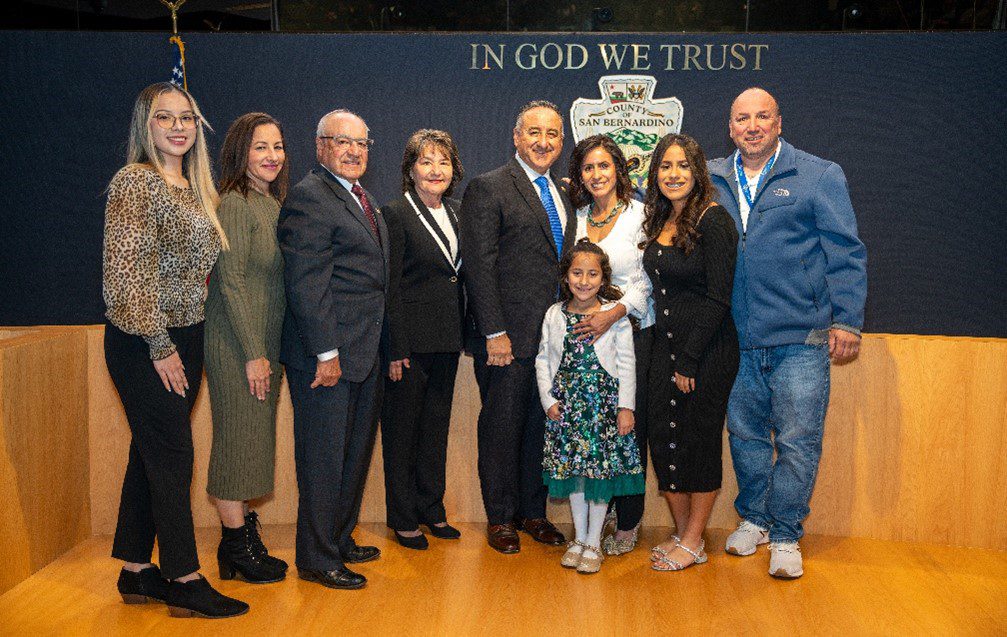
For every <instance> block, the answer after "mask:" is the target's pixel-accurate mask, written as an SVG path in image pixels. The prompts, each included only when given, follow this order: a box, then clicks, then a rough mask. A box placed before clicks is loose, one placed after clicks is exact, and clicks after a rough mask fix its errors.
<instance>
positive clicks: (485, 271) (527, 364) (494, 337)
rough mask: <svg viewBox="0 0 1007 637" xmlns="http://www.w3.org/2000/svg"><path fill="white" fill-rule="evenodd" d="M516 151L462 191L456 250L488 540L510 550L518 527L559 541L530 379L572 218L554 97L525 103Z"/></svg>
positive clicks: (516, 544)
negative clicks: (557, 168)
mask: <svg viewBox="0 0 1007 637" xmlns="http://www.w3.org/2000/svg"><path fill="white" fill-rule="evenodd" d="M514 147H515V148H516V150H517V152H516V154H515V156H514V158H513V159H511V160H510V161H509V162H507V163H506V164H505V165H503V166H501V167H500V168H497V169H496V170H493V171H490V172H488V173H485V174H483V175H479V176H478V177H476V178H475V179H473V180H472V182H471V183H470V184H469V186H468V188H466V190H465V196H464V199H463V201H462V212H461V252H462V260H463V262H464V263H465V268H466V273H467V274H466V280H465V289H466V291H467V292H468V297H469V302H470V305H471V307H472V308H473V311H474V314H475V318H476V327H477V331H478V333H479V334H478V336H477V338H476V339H475V342H474V343H473V344H472V347H471V349H472V352H473V355H474V357H475V373H476V382H477V383H478V384H479V393H480V395H481V397H482V411H481V412H480V413H479V425H478V438H479V481H480V484H481V487H482V496H483V506H484V507H485V508H486V518H487V522H488V528H487V535H488V541H489V545H490V546H491V547H493V548H494V549H496V550H498V551H500V552H501V553H517V552H518V551H520V550H521V543H520V540H519V538H518V535H517V531H518V530H523V531H526V532H527V533H529V534H530V535H531V536H532V537H533V538H534V539H535V540H537V541H539V542H543V543H545V544H553V545H558V544H562V543H563V542H564V541H565V538H564V537H563V534H562V533H560V532H559V531H558V530H557V529H556V527H555V526H553V525H552V523H550V522H549V521H548V520H547V519H546V517H545V503H546V494H547V492H546V488H545V485H544V484H543V482H542V447H543V442H544V427H545V414H544V412H543V411H542V406H541V402H540V401H539V398H538V395H537V391H538V390H537V387H536V383H535V354H536V353H537V351H538V343H539V337H540V334H541V328H542V319H543V317H544V316H545V312H546V310H547V309H548V308H549V306H550V305H552V304H553V303H554V302H555V301H556V293H557V290H558V285H559V275H558V269H557V268H558V262H559V257H560V255H561V254H562V253H563V249H564V246H568V245H570V244H572V243H573V239H574V235H575V232H576V223H575V222H574V220H573V212H574V211H573V208H572V206H571V204H570V201H569V200H568V199H567V196H566V193H565V192H563V191H562V190H561V189H560V188H559V187H558V186H559V183H558V181H557V180H556V178H555V177H554V176H553V175H552V174H551V173H550V168H551V167H552V165H553V163H555V161H556V159H558V158H559V155H560V152H561V151H562V150H563V117H562V114H561V113H560V112H559V109H558V108H557V107H556V105H555V104H553V103H551V102H546V101H535V102H531V103H529V104H527V105H525V106H524V107H523V108H522V109H521V112H520V113H519V114H518V117H517V122H516V124H515V126H514Z"/></svg>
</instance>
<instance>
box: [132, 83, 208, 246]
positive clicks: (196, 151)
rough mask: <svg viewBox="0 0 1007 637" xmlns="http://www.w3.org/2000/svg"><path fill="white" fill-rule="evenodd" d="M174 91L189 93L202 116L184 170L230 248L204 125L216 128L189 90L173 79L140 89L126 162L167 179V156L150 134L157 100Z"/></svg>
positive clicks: (194, 107) (194, 111) (197, 199)
mask: <svg viewBox="0 0 1007 637" xmlns="http://www.w3.org/2000/svg"><path fill="white" fill-rule="evenodd" d="M172 91H175V92H177V93H180V94H181V95H183V96H185V99H187V100H189V106H191V107H192V112H193V113H195V114H196V116H197V118H198V119H197V120H196V141H195V143H194V144H193V145H192V148H190V149H189V152H187V153H185V156H184V157H183V158H182V172H183V174H184V175H185V178H186V179H188V180H189V186H191V187H192V193H193V194H194V195H195V197H196V201H197V202H198V203H199V205H200V207H201V208H202V209H203V212H205V213H206V216H207V217H209V218H210V221H211V222H213V227H214V228H216V229H217V234H218V235H219V236H220V243H221V245H222V247H223V248H224V249H225V250H226V249H227V248H228V242H227V237H226V236H225V235H224V229H223V228H222V227H221V226H220V220H219V219H218V218H217V204H218V203H219V202H220V196H219V195H218V194H217V188H216V186H214V185H213V173H212V171H211V170H210V153H209V152H208V151H207V149H206V135H205V134H204V132H203V130H204V127H205V128H206V129H207V130H210V131H212V130H213V128H212V127H211V126H210V124H209V122H207V121H206V119H205V118H204V117H203V113H202V112H200V110H199V105H198V104H197V103H196V100H195V99H194V98H193V97H192V95H190V94H189V92H188V91H186V90H185V89H183V88H181V87H179V86H175V85H174V84H172V83H170V82H158V83H156V84H151V85H150V86H148V87H147V88H145V89H143V90H142V91H140V94H139V95H137V97H136V104H134V106H133V119H132V120H131V121H130V124H129V146H128V149H127V151H126V163H127V164H144V165H147V166H150V167H152V168H154V170H156V171H157V172H158V174H160V175H161V177H165V180H166V181H167V178H166V176H165V172H164V159H163V158H162V157H161V151H159V150H157V147H155V146H154V140H153V139H152V138H151V135H150V116H151V108H152V107H153V105H154V101H155V100H156V99H157V98H158V97H159V96H161V95H164V94H165V93H170V92H172Z"/></svg>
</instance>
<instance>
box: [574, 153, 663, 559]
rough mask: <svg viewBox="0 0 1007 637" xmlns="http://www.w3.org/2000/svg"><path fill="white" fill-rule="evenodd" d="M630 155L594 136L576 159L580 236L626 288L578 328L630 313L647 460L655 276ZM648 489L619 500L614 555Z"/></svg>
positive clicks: (600, 325) (634, 527) (590, 328)
mask: <svg viewBox="0 0 1007 637" xmlns="http://www.w3.org/2000/svg"><path fill="white" fill-rule="evenodd" d="M632 194H633V184H632V182H631V181H630V179H629V169H628V168H627V166H626V158H625V156H624V155H623V154H622V151H621V150H619V146H617V145H616V143H615V142H614V141H612V139H611V138H609V137H608V136H606V135H594V136H592V137H588V138H587V139H584V140H582V141H581V142H580V143H579V144H577V146H576V147H575V148H574V150H573V156H572V157H571V160H570V200H571V201H572V202H573V204H574V205H575V206H576V207H577V239H580V238H581V237H588V238H589V239H590V240H591V241H592V242H593V243H596V244H598V245H599V246H601V247H602V249H604V250H605V252H606V254H608V258H609V261H610V262H611V264H612V283H614V284H615V285H616V286H618V287H619V289H620V290H622V292H623V297H622V299H620V300H619V302H618V303H616V304H615V305H614V306H613V307H611V308H610V309H607V310H602V311H600V312H598V313H596V314H593V315H591V316H590V317H588V318H586V319H584V320H583V321H581V322H580V323H578V324H577V326H576V327H575V331H576V332H578V333H581V334H584V336H585V337H586V338H591V339H596V338H598V337H599V336H600V335H602V334H604V333H605V332H606V331H608V329H609V328H610V327H611V326H612V325H613V324H614V323H615V322H616V321H618V320H619V319H620V318H622V317H623V316H626V315H627V314H628V315H629V316H630V321H631V322H632V323H633V328H634V329H633V343H634V346H635V349H636V379H637V383H636V427H635V429H634V430H633V433H632V434H630V435H635V436H636V442H637V445H638V446H639V448H640V458H641V460H642V462H643V463H644V468H645V469H646V462H647V420H646V415H647V400H646V388H647V372H648V370H649V368H650V352H651V345H652V341H653V337H654V334H653V333H654V329H653V325H654V301H653V299H652V298H651V295H650V293H651V289H650V279H649V278H648V277H647V275H646V273H645V272H644V270H643V251H642V250H641V249H640V245H641V243H642V242H643V240H644V239H645V236H644V233H643V230H642V224H643V204H641V203H640V202H639V201H636V200H635V199H633V198H632ZM643 501H644V498H643V494H639V495H631V496H621V497H617V498H615V499H614V500H613V505H614V507H615V511H616V522H617V524H616V532H615V533H614V534H612V535H609V536H607V537H606V538H605V539H604V541H603V543H602V545H603V548H604V550H605V552H606V553H607V554H609V555H622V554H623V553H628V552H630V551H632V550H633V548H635V547H636V541H637V537H638V533H639V529H640V520H641V519H643Z"/></svg>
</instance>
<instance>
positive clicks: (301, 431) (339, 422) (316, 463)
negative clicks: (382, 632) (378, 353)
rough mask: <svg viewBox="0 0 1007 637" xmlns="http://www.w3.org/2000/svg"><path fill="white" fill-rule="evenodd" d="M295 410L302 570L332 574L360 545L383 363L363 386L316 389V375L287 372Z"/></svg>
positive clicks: (298, 551)
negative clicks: (355, 536) (356, 536)
mask: <svg viewBox="0 0 1007 637" xmlns="http://www.w3.org/2000/svg"><path fill="white" fill-rule="evenodd" d="M287 378H288V381H289V384H290V400H291V403H293V407H294V463H295V465H296V468H297V490H298V505H297V539H296V544H295V546H296V560H295V561H296V563H297V566H298V568H305V569H310V570H319V571H328V570H332V569H334V568H336V567H339V566H342V565H343V555H344V554H345V553H346V552H347V551H350V550H352V549H353V547H355V546H356V543H355V542H354V541H353V537H352V536H351V534H352V533H353V529H354V528H356V526H357V520H358V518H359V517H360V502H361V500H362V499H363V495H364V484H365V482H366V480H367V469H368V467H369V466H370V463H371V453H372V452H373V450H374V435H375V433H376V432H377V417H378V409H379V407H378V405H379V404H380V401H381V383H380V382H378V380H379V378H378V364H377V360H376V359H375V361H374V366H373V367H372V368H371V373H370V375H368V377H367V378H366V379H364V380H363V381H362V382H359V383H353V382H350V381H347V380H340V381H339V382H338V383H337V384H336V385H335V386H334V387H316V388H315V389H311V382H312V381H313V380H314V378H315V373H314V371H311V372H305V371H302V370H298V369H293V368H292V367H287Z"/></svg>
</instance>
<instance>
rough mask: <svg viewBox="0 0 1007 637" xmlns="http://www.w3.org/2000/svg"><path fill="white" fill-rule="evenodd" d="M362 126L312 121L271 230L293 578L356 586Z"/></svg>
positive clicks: (380, 246) (368, 206)
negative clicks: (279, 312)
mask: <svg viewBox="0 0 1007 637" xmlns="http://www.w3.org/2000/svg"><path fill="white" fill-rule="evenodd" d="M370 145H371V140H370V139H368V130H367V125H366V124H365V123H364V120H362V119H361V118H360V117H358V116H357V115H355V114H353V113H350V112H349V111H344V110H337V111H333V112H331V113H329V114H327V115H326V116H325V117H323V118H322V119H321V121H320V122H319V123H318V132H317V136H316V140H315V150H316V154H317V157H318V163H319V164H321V165H320V166H318V167H316V168H315V169H314V170H312V171H311V172H310V173H308V175H307V176H306V177H305V178H304V179H303V180H301V182H300V183H298V184H297V185H296V186H294V187H293V188H291V189H290V194H289V195H287V199H286V201H285V203H284V205H283V209H282V210H281V212H280V220H279V224H278V227H277V236H278V238H279V243H280V249H281V250H282V251H283V258H284V282H285V284H286V291H287V314H286V317H285V319H284V323H283V342H282V346H281V355H280V359H281V361H282V362H283V363H284V364H285V365H286V367H287V377H288V379H289V383H290V398H291V401H292V402H293V406H294V459H295V462H296V465H297V488H298V491H299V492H300V501H299V503H298V510H297V555H296V563H297V569H298V573H299V575H300V577H301V579H305V580H308V581H313V582H318V583H320V584H322V585H324V586H329V587H331V588H360V587H362V586H363V585H364V584H365V583H366V582H367V580H366V578H364V576H363V575H360V574H358V573H355V572H353V571H351V570H350V569H348V568H347V567H346V564H347V563H356V562H367V561H370V560H373V559H377V558H378V556H379V555H380V552H379V551H378V549H377V548H376V547H373V546H358V545H357V544H356V543H355V542H354V541H353V537H352V536H351V533H352V532H353V529H354V527H356V524H357V518H358V517H359V513H360V501H361V498H362V496H363V490H364V480H365V478H366V476H367V468H368V464H369V462H370V458H371V451H372V449H373V445H374V434H375V428H376V425H377V413H378V404H377V403H378V399H379V395H378V388H379V386H380V385H379V380H380V370H379V369H378V345H379V342H380V340H381V332H382V322H383V317H384V311H385V294H386V293H387V290H388V248H387V246H388V236H387V231H386V229H385V224H384V222H383V221H382V220H381V217H380V215H379V214H378V205H377V201H376V200H375V199H374V198H373V197H371V196H370V195H369V194H368V193H367V191H365V190H364V189H363V188H362V187H361V186H360V183H359V179H360V177H362V176H363V174H364V171H365V170H367V155H368V151H369V148H370Z"/></svg>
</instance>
